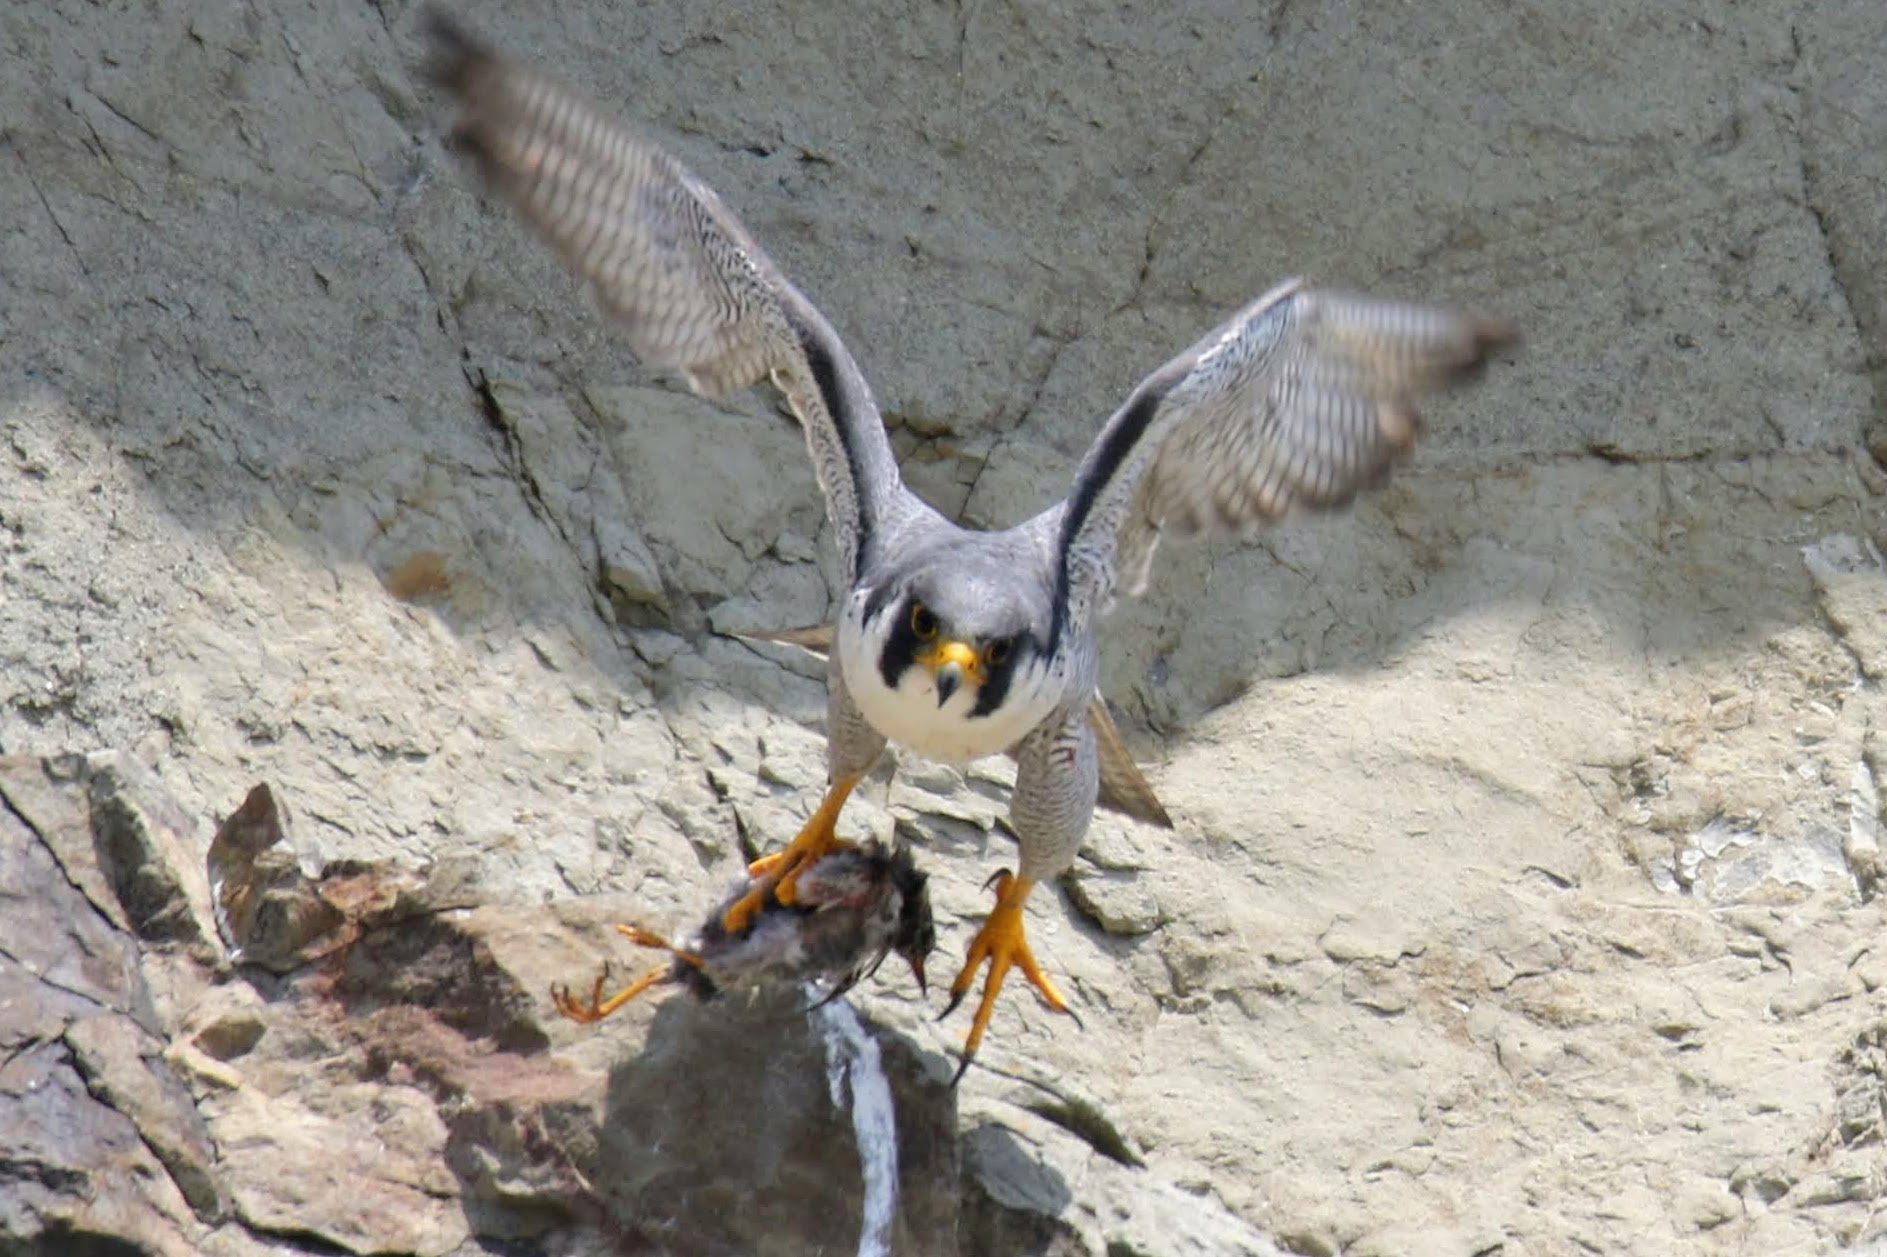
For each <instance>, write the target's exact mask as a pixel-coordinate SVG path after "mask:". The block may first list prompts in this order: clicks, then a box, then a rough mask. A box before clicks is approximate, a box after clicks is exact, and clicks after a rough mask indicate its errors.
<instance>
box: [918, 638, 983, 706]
mask: <svg viewBox="0 0 1887 1257" xmlns="http://www.w3.org/2000/svg"><path fill="white" fill-rule="evenodd" d="M917 661H918V662H919V663H921V664H923V665H924V666H925V667H926V668H929V669H930V670H931V672H932V674H933V675H935V677H936V678H937V706H939V707H942V706H943V705H944V704H945V703H947V702H949V701H950V696H951V695H952V694H954V693H956V692H957V690H958V689H960V688H961V687H962V685H963V683H964V681H966V680H967V681H969V683H970V684H971V685H981V684H982V683H983V661H982V660H981V659H980V658H978V657H977V654H976V651H975V650H974V649H972V648H971V647H970V646H969V645H967V644H965V643H963V642H958V641H951V640H949V639H947V638H946V639H945V640H943V641H939V642H938V643H936V644H935V645H934V646H930V647H928V648H926V649H924V650H921V651H919V652H918V654H917Z"/></svg>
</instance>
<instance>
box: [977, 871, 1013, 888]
mask: <svg viewBox="0 0 1887 1257" xmlns="http://www.w3.org/2000/svg"><path fill="white" fill-rule="evenodd" d="M1007 876H1009V870H1008V869H997V870H996V871H995V872H994V873H991V874H990V875H989V877H988V878H987V879H986V880H985V881H984V882H983V889H984V890H995V889H996V883H997V882H1000V881H1001V880H1002V879H1003V878H1005V877H1007Z"/></svg>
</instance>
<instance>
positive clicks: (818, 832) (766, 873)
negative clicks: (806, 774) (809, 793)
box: [721, 777, 858, 934]
mask: <svg viewBox="0 0 1887 1257" xmlns="http://www.w3.org/2000/svg"><path fill="white" fill-rule="evenodd" d="M857 784H858V778H857V777H842V778H840V779H839V780H838V781H835V782H833V783H832V785H831V786H830V787H829V788H828V789H827V790H826V797H825V798H824V799H823V800H821V802H820V804H819V807H818V809H817V810H816V811H814V812H813V814H812V817H811V819H809V820H808V821H807V822H806V824H805V827H804V828H802V829H801V830H800V831H799V833H798V834H797V835H795V836H794V838H793V841H792V842H790V843H788V844H787V845H786V850H784V851H779V852H776V853H774V854H773V855H769V856H763V857H762V858H760V859H758V860H755V861H754V862H753V863H752V864H751V865H749V866H748V869H747V872H748V875H749V876H750V877H752V878H754V884H753V885H752V886H751V887H749V888H748V890H747V893H746V894H744V895H742V896H741V897H740V898H739V899H736V900H735V901H734V902H733V903H731V904H729V905H728V908H727V911H726V912H725V913H723V914H722V916H721V925H722V928H724V929H725V930H726V931H727V932H728V933H729V934H744V933H745V932H746V931H747V928H748V926H750V925H752V924H753V919H754V914H755V913H757V912H759V911H760V909H761V908H763V907H765V906H766V902H767V897H768V896H769V895H770V896H772V897H773V898H774V899H777V900H778V901H779V902H781V903H789V904H790V903H792V902H793V899H794V887H795V886H796V884H797V883H798V881H799V875H800V873H801V872H803V871H804V870H806V869H809V868H811V867H812V866H813V865H815V864H817V863H818V862H819V861H820V860H822V859H824V858H825V855H826V853H827V852H829V851H831V850H832V848H833V846H834V844H835V843H837V841H838V839H837V838H835V837H834V836H833V833H832V829H833V826H834V825H836V824H837V823H838V819H839V809H840V808H843V807H844V806H845V800H846V798H847V797H848V796H849V795H850V794H851V793H852V787H853V786H856V785H857Z"/></svg>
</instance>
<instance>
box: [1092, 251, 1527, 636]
mask: <svg viewBox="0 0 1887 1257" xmlns="http://www.w3.org/2000/svg"><path fill="white" fill-rule="evenodd" d="M1513 339H1514V333H1513V331H1512V329H1511V328H1509V327H1508V326H1507V325H1506V324H1504V323H1500V322H1497V321H1495V320H1491V319H1485V318H1480V317H1478V316H1475V315H1472V314H1467V313H1463V312H1461V311H1457V310H1453V309H1450V308H1448V307H1445V306H1438V305H1425V304H1417V303H1410V302H1401V301H1388V300H1382V299H1379V298H1374V297H1366V296H1358V295H1354V294H1349V293H1341V292H1329V291H1321V290H1317V289H1306V288H1304V287H1302V285H1301V283H1300V281H1297V280H1292V281H1290V282H1288V283H1285V284H1282V285H1280V286H1278V287H1277V288H1274V289H1272V290H1271V291H1270V292H1268V293H1266V294H1265V295H1264V296H1262V297H1260V298H1259V299H1258V300H1256V301H1254V302H1253V303H1251V304H1250V305H1249V306H1247V307H1245V308H1244V309H1243V310H1241V311H1239V312H1238V313H1237V314H1236V315H1234V316H1233V317H1232V318H1231V319H1229V320H1227V321H1226V322H1225V323H1224V324H1222V325H1221V326H1219V327H1218V328H1215V329H1214V330H1213V331H1212V332H1211V333H1210V334H1209V335H1207V336H1206V337H1205V338H1204V339H1203V340H1201V341H1200V342H1199V343H1198V344H1196V345H1194V346H1193V347H1192V348H1190V349H1188V350H1187V351H1186V352H1185V353H1183V354H1181V355H1180V356H1179V357H1177V358H1175V359H1173V360H1172V361H1171V362H1169V363H1167V364H1166V365H1165V366H1164V367H1162V368H1160V370H1159V371H1157V372H1155V373H1154V374H1153V375H1151V376H1149V377H1148V378H1147V379H1146V380H1145V381H1143V382H1142V383H1141V385H1140V386H1139V387H1138V388H1137V389H1135V390H1134V393H1133V395H1132V396H1131V397H1129V398H1128V400H1127V402H1126V404H1125V405H1123V406H1122V407H1121V408H1120V410H1118V411H1117V412H1115V414H1114V416H1113V418H1111V419H1110V420H1109V421H1108V423H1107V425H1106V426H1105V427H1103V428H1102V429H1101V433H1100V435H1099V436H1098V437H1097V438H1096V439H1095V442H1094V445H1093V447H1092V448H1091V449H1090V450H1089V451H1088V454H1087V457H1086V458H1085V459H1084V460H1083V461H1082V464H1081V469H1080V470H1079V471H1078V472H1077V473H1076V475H1075V486H1074V491H1073V493H1071V494H1070V495H1069V499H1068V507H1067V510H1066V512H1065V514H1064V515H1063V516H1062V518H1061V536H1060V540H1061V555H1062V577H1061V580H1062V584H1061V597H1060V599H1059V600H1058V612H1059V613H1061V614H1063V615H1066V616H1071V617H1073V618H1074V620H1075V621H1076V624H1077V626H1078V627H1079V626H1085V625H1086V624H1087V623H1088V622H1089V619H1090V617H1091V616H1092V615H1093V614H1094V613H1095V611H1096V609H1097V608H1099V609H1104V608H1105V607H1106V606H1107V605H1109V604H1110V602H1111V600H1112V598H1113V595H1114V591H1115V588H1116V586H1117V585H1118V586H1121V587H1124V588H1126V589H1127V590H1128V591H1129V592H1132V593H1139V592H1141V590H1142V589H1143V588H1144V587H1145V582H1146V578H1147V574H1148V570H1149V568H1150V565H1151V562H1152V558H1153V553H1154V549H1155V547H1156V546H1157V545H1158V543H1159V539H1160V537H1161V535H1162V534H1163V533H1171V534H1173V535H1176V536H1190V535H1195V534H1201V533H1204V534H1222V533H1237V532H1240V531H1243V530H1246V529H1249V528H1250V527H1252V526H1254V525H1256V524H1258V523H1261V522H1263V521H1266V520H1276V519H1281V518H1283V517H1285V516H1287V515H1290V514H1292V513H1293V512H1296V511H1300V510H1330V509H1334V508H1336V507H1341V506H1345V505H1347V504H1348V503H1349V502H1350V501H1351V500H1352V499H1353V498H1354V497H1355V496H1356V494H1357V493H1358V492H1359V491H1361V490H1364V489H1368V488H1374V487H1376V486H1378V485H1380V484H1382V482H1383V481H1384V480H1385V479H1386V478H1387V477H1388V475H1389V470H1390V468H1391V467H1392V466H1393V465H1394V463H1395V462H1396V460H1397V459H1398V458H1400V457H1401V456H1402V455H1404V454H1406V453H1407V452H1408V450H1409V448H1410V447H1411V446H1412V445H1413V444H1414V442H1415V437H1416V434H1417V432H1418V431H1419V430H1420V423H1421V421H1420V418H1419V416H1418V415H1417V412H1416V408H1415V407H1416V402H1417V400H1418V399H1419V398H1421V397H1422V396H1423V395H1425V394H1427V393H1430V392H1433V391H1435V390H1436V389H1438V388H1441V387H1443V386H1444V385H1446V384H1449V383H1451V382H1453V381H1455V380H1457V379H1460V378H1461V377H1463V376H1466V375H1468V374H1470V373H1472V372H1473V371H1474V370H1476V369H1477V368H1478V367H1479V366H1480V365H1481V364H1482V363H1483V362H1484V361H1485V359H1486V357H1487V355H1488V353H1489V352H1490V351H1492V350H1493V349H1494V348H1496V347H1498V346H1500V345H1503V344H1506V343H1508V342H1510V341H1512V340H1513Z"/></svg>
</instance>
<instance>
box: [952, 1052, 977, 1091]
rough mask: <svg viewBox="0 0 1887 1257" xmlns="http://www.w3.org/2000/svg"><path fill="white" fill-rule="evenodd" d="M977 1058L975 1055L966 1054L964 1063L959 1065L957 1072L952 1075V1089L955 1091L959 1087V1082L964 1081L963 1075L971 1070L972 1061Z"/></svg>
mask: <svg viewBox="0 0 1887 1257" xmlns="http://www.w3.org/2000/svg"><path fill="white" fill-rule="evenodd" d="M975 1059H976V1058H975V1057H974V1056H965V1057H964V1058H963V1063H962V1064H961V1065H959V1066H957V1072H956V1074H955V1075H954V1076H952V1077H951V1079H950V1089H951V1090H952V1091H955V1090H956V1089H957V1084H958V1083H960V1082H962V1081H963V1075H965V1074H967V1073H969V1072H970V1062H971V1061H973V1060H975Z"/></svg>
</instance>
